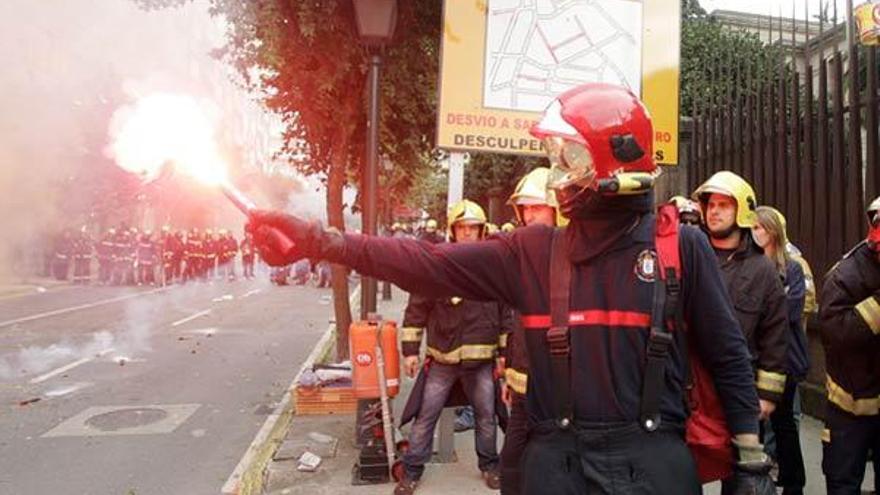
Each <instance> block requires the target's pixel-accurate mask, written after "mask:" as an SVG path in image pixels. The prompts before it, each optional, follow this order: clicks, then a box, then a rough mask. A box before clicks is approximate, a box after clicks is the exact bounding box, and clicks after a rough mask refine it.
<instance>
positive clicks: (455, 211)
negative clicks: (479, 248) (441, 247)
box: [446, 199, 486, 242]
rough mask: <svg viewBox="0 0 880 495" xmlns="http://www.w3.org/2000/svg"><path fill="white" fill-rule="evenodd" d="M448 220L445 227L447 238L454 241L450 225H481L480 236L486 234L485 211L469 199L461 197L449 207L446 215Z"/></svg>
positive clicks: (453, 233)
mask: <svg viewBox="0 0 880 495" xmlns="http://www.w3.org/2000/svg"><path fill="white" fill-rule="evenodd" d="M446 218H447V220H448V222H447V225H446V228H447V230H448V233H449V238H450V239H451V240H452V241H453V242H454V241H455V232H454V231H453V229H452V227H453V226H455V225H456V224H459V223H461V224H466V225H481V226H482V227H483V229H482V232H480V237H483V236H484V235H486V212H484V211H483V208H481V207H480V205H478V204H477V203H474V202H473V201H471V200H468V199H463V200H461V201H459V202H458V203H455V204H454V205H452V206H450V207H449V214H448V215H446Z"/></svg>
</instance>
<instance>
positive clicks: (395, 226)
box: [391, 222, 402, 232]
mask: <svg viewBox="0 0 880 495" xmlns="http://www.w3.org/2000/svg"><path fill="white" fill-rule="evenodd" d="M401 228H402V227H401V226H400V222H394V223H393V224H392V225H391V230H392V231H394V232H396V231H398V230H400V229H401Z"/></svg>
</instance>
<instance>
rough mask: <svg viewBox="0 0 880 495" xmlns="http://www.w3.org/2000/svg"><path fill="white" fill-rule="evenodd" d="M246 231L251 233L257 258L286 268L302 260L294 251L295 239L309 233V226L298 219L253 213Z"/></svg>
mask: <svg viewBox="0 0 880 495" xmlns="http://www.w3.org/2000/svg"><path fill="white" fill-rule="evenodd" d="M245 230H247V231H248V232H250V233H251V234H253V236H254V245H255V246H256V247H257V251H258V252H259V253H260V257H261V258H262V259H263V260H264V261H265V262H266V263H268V264H269V265H271V266H285V265H289V264H291V263H293V262H294V261H297V260H299V259H301V258H304V257H305V256H304V255H303V254H302V253H301V250H300V249H297V248H298V244H299V242H298V240H299V239H300V238H301V237H303V235H304V234H305V233H306V232H307V231H308V230H309V224H308V222H305V221H303V220H301V219H299V218H297V217H294V216H292V215H287V214H285V213H281V212H275V211H266V210H254V211H252V212H251V213H250V215H249V221H248V223H247V225H246V226H245ZM302 240H304V239H302Z"/></svg>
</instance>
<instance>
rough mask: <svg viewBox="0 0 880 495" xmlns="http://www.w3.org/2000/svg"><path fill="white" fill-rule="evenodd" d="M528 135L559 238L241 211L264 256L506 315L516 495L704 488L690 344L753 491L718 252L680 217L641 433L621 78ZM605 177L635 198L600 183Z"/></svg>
mask: <svg viewBox="0 0 880 495" xmlns="http://www.w3.org/2000/svg"><path fill="white" fill-rule="evenodd" d="M551 114H552V115H551ZM554 126H555V128H554ZM557 129H558V131H557ZM531 132H532V134H533V135H535V136H536V137H538V138H540V139H543V140H544V143H545V146H546V149H547V152H548V158H550V161H551V165H552V167H553V169H555V170H556V171H558V172H559V175H558V176H557V177H556V178H554V180H553V187H554V189H555V190H556V191H557V199H558V200H559V204H560V209H561V211H562V213H563V214H564V215H565V216H566V217H567V218H570V219H572V222H571V223H570V224H569V225H568V226H567V227H565V229H564V230H562V231H559V234H555V232H557V229H554V228H551V227H548V226H544V225H533V226H529V227H524V228H522V229H519V230H516V231H514V232H513V233H511V234H509V235H505V236H497V237H495V238H491V239H489V240H486V241H484V242H477V243H467V244H438V245H431V244H428V243H424V242H417V241H407V240H404V239H387V238H381V237H373V236H362V235H357V234H341V233H338V232H336V231H333V230H327V231H325V230H321V229H320V228H317V226H315V225H310V224H308V223H307V222H304V221H302V220H299V219H298V218H296V217H293V216H289V215H284V214H280V213H271V212H270V213H264V212H254V213H252V215H251V217H250V222H251V224H250V225H251V226H250V228H251V229H252V230H253V231H255V232H256V233H257V244H258V245H259V246H261V250H262V254H263V257H264V258H266V259H267V260H270V263H272V264H281V263H285V262H290V261H291V260H292V259H296V257H297V256H313V257H322V258H325V259H328V260H329V261H331V262H335V263H341V264H345V265H348V266H350V267H352V268H354V269H355V270H357V271H359V272H360V273H362V274H364V275H367V276H373V277H380V278H385V279H388V280H390V281H391V282H393V283H394V284H397V285H398V286H400V287H402V288H403V289H405V290H408V291H416V292H418V293H420V294H422V295H423V296H425V297H435V298H443V297H450V296H453V295H457V296H459V297H462V298H464V299H470V300H474V301H499V302H501V303H503V304H506V305H508V306H510V307H512V308H514V309H516V310H518V311H519V312H520V314H521V315H522V324H523V327H524V328H525V341H526V346H527V349H528V357H529V378H528V388H527V391H526V395H527V403H526V411H527V415H528V419H529V427H530V432H529V440H528V445H527V447H526V451H525V456H524V458H523V462H522V466H523V492H524V493H526V494H545V493H553V494H584V493H609V494H620V493H664V494H665V493H674V494H677V495H678V494H697V493H700V491H701V489H700V483H699V479H698V478H697V472H696V468H695V465H694V460H693V457H692V455H691V453H690V451H689V450H688V448H687V446H686V444H685V442H684V435H683V426H682V425H683V424H684V421H685V419H686V416H687V410H686V406H685V400H684V397H685V390H684V388H685V377H686V366H685V359H684V354H683V352H684V350H685V349H687V346H692V347H693V348H694V349H695V352H697V353H698V354H699V355H700V357H701V359H702V361H703V363H704V365H705V367H706V368H707V369H709V370H711V372H712V377H713V379H714V380H713V381H714V384H715V387H716V389H717V391H718V395H719V397H720V401H721V404H722V407H723V409H724V412H725V416H726V419H727V426H728V428H729V429H730V432H731V433H732V434H733V435H735V436H736V437H737V442H738V443H737V444H736V445H737V447H738V449H737V450H738V456H739V460H738V461H736V462H735V468H736V469H737V476H736V479H737V481H741V482H742V483H743V485H744V486H754V484H755V481H756V479H755V478H756V474H757V475H758V476H760V473H754V472H751V471H749V469H748V468H750V467H751V466H752V465H755V464H757V463H760V464H761V465H762V467H764V466H766V458H765V456H764V455H763V453H762V452H760V450H761V446H760V445H759V444H758V443H757V442H756V441H755V438H756V435H757V432H758V421H757V420H758V397H757V393H756V390H755V386H754V381H753V373H752V370H751V366H750V363H749V354H748V347H747V344H746V342H745V338H744V336H743V334H742V332H741V331H740V329H739V325H738V324H737V321H736V317H735V316H734V314H733V310H732V308H731V305H730V302H729V300H728V298H727V294H726V291H725V290H724V283H723V281H722V279H721V274H720V270H719V268H718V263H717V261H716V259H715V254H714V253H713V252H712V250H711V248H710V246H709V243H708V240H707V239H706V237H705V236H704V235H703V234H702V233H701V232H700V231H699V230H697V229H695V228H693V227H688V226H682V227H681V231H680V236H679V244H680V253H681V262H682V278H681V287H680V290H681V301H682V308H681V309H682V316H683V318H684V320H685V321H686V323H687V332H686V333H687V336H686V338H687V342H685V340H684V339H685V332H675V333H673V334H672V337H671V338H672V344H671V345H670V347H669V354H668V357H667V359H668V362H667V366H666V376H665V380H661V382H660V383H661V388H662V389H661V390H656V391H655V392H656V393H657V395H658V396H659V404H658V408H659V420H660V424H659V425H657V427H656V428H651V429H652V430H653V431H648V430H647V429H643V427H642V425H643V423H641V422H640V405H641V396H642V384H643V381H644V380H643V378H644V374H645V364H646V356H647V352H646V349H647V343H648V339H649V336H650V332H651V330H650V326H651V325H650V323H651V314H652V306H653V304H652V301H653V292H654V291H653V289H654V287H655V279H656V278H657V277H656V274H655V263H652V262H651V261H655V260H656V254H654V248H655V246H654V224H655V218H654V215H653V213H652V204H651V200H652V198H651V195H650V194H648V192H649V191H650V188H651V184H652V182H651V181H652V179H653V176H651V175H648V174H652V173H653V172H655V171H656V164H655V163H654V162H653V149H652V144H653V128H652V126H651V123H650V117H649V116H648V113H647V110H646V109H645V108H644V106H643V105H642V103H641V102H639V101H638V98H637V97H636V96H634V95H633V94H632V93H630V92H629V91H627V90H625V89H623V88H619V87H616V86H612V85H607V84H598V83H597V84H585V85H582V86H579V87H576V88H573V89H571V90H569V91H567V92H566V93H564V94H563V95H561V96H560V97H559V98H557V100H555V101H554V102H553V103H552V104H551V106H550V107H548V109H547V111H546V113H545V117H544V119H542V121H541V122H540V123H539V124H537V125H536V126H535V127H533V128H532V131H531ZM551 132H555V133H557V134H558V135H553V134H550V133H551ZM588 147H589V149H587V148H588ZM563 167H564V168H563ZM625 174H632V175H631V176H628V175H625ZM613 187H616V188H617V190H621V188H626V190H627V191H628V192H629V191H631V190H634V191H635V193H634V194H631V195H622V194H616V193H606V192H605V191H609V190H611V191H613V190H614V189H612V188H613ZM639 191H642V192H644V193H645V194H641V193H639ZM561 193H564V194H562V195H561ZM269 226H271V227H274V228H280V229H282V231H283V232H284V233H285V235H287V236H289V237H290V240H291V241H293V242H294V243H295V244H296V245H297V246H298V249H299V251H297V252H295V253H287V254H284V255H278V254H276V253H277V252H278V251H277V249H276V250H274V251H273V250H272V249H269V248H267V247H266V246H270V244H269V242H270V240H269V237H268V235H269V233H270V232H271V231H270V230H269V229H268V228H267V227H269ZM556 236H564V237H556ZM554 237H556V238H557V239H565V244H564V245H563V247H565V248H566V249H565V251H564V253H565V255H567V258H568V261H569V262H570V263H571V280H570V283H569V288H570V297H569V298H568V299H569V301H568V303H569V304H568V308H569V314H568V322H567V323H568V325H567V327H562V328H567V338H566V339H565V340H566V344H567V345H566V346H565V352H564V353H556V355H557V356H560V355H563V356H565V358H564V359H565V361H566V363H567V364H568V366H566V368H568V370H569V371H568V375H567V376H566V378H567V379H568V385H569V386H568V387H567V388H565V389H564V390H562V387H560V389H561V390H557V385H558V384H562V383H564V381H560V380H554V375H557V373H558V372H559V367H558V366H557V367H554V366H553V362H554V359H553V358H551V355H550V343H549V342H548V331H549V327H550V325H551V321H552V318H551V311H550V310H551V304H550V272H551V268H550V261H551V252H552V250H551V246H552V244H553V240H554ZM652 258H653V259H652ZM559 261H560V260H557V262H559ZM554 273H556V272H554ZM554 279H555V277H554ZM556 307H557V308H558V307H559V305H556ZM554 335H558V331H557V333H554ZM554 342H557V341H556V340H555V339H554ZM554 348H555V349H558V348H557V347H554ZM557 359H558V358H557ZM556 362H557V363H558V361H556ZM565 396H568V397H569V398H570V399H571V409H570V410H569V409H568V407H561V404H560V403H562V402H563V401H562V400H559V399H560V398H561V397H565ZM645 426H652V427H653V426H654V425H653V424H651V425H647V424H646V425H645ZM756 454H757V455H756ZM758 458H760V461H758ZM764 478H766V477H764ZM764 478H762V479H764Z"/></svg>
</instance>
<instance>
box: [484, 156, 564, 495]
mask: <svg viewBox="0 0 880 495" xmlns="http://www.w3.org/2000/svg"><path fill="white" fill-rule="evenodd" d="M549 176H550V169H548V168H546V167H538V168H536V169H534V170H532V171H531V172H529V173H528V174H526V175H525V176H523V178H522V179H520V180H519V182H518V183H517V185H516V187H515V188H514V191H513V194H511V195H510V198H509V199H508V201H507V204H509V205H510V206H511V207H512V208H513V212H514V215H515V216H516V220H517V223H518V224H519V225H528V224H529V223H530V222H534V221H535V220H531V219H529V221H528V222H527V218H526V217H525V215H524V214H523V210H524V208H525V207H527V206H530V205H531V206H548V207H551V208H553V209H554V210H555V215H554V219H553V222H554V223H553V225H556V226H565V225H567V224H568V220H566V219H565V218H564V217H562V216H561V215H560V214H559V204H558V202H557V201H556V195H555V194H554V193H553V191H552V190H548V188H547V180H548V179H549ZM505 225H509V226H510V228H509V229H507V230H506V232H512V231H513V230H514V227H513V224H509V223H508V224H505ZM502 231H505V229H504V228H503V227H502ZM511 311H512V310H511ZM514 313H516V312H515V311H514ZM514 317H515V324H514V326H513V329H512V331H511V332H510V334H509V336H508V337H507V344H508V345H507V349H506V352H505V355H504V358H505V369H504V379H505V382H506V384H507V387H508V390H509V392H510V419H509V420H508V423H507V430H506V431H505V432H504V446H503V448H502V449H501V495H518V494H519V493H521V492H522V482H521V480H522V476H521V464H522V458H523V453H524V452H525V448H526V444H527V443H528V418H527V417H526V390H527V386H528V378H529V377H528V370H529V363H528V354H527V352H526V342H525V333H524V332H525V329H523V327H522V325H521V324H520V315H519V314H518V313H516V314H515V316H514Z"/></svg>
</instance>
